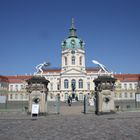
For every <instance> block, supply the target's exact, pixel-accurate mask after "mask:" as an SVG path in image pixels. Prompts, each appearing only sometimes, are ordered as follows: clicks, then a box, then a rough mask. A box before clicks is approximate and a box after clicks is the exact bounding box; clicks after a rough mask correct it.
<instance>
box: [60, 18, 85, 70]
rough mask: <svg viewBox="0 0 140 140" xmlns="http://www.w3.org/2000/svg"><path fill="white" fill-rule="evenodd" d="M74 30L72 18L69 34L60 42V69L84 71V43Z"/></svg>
mask: <svg viewBox="0 0 140 140" xmlns="http://www.w3.org/2000/svg"><path fill="white" fill-rule="evenodd" d="M76 31H77V30H76V28H75V27H74V19H72V25H71V28H70V29H69V36H68V38H66V39H65V40H64V41H63V42H62V44H61V46H62V71H67V70H69V69H76V70H80V71H81V70H82V71H85V43H84V41H83V40H81V39H80V38H78V37H77V34H76Z"/></svg>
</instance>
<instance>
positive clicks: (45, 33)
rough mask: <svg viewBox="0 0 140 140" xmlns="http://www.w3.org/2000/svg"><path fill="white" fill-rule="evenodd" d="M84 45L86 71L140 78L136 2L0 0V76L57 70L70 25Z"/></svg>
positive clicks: (138, 6)
mask: <svg viewBox="0 0 140 140" xmlns="http://www.w3.org/2000/svg"><path fill="white" fill-rule="evenodd" d="M72 18H74V19H75V27H76V28H77V35H78V37H79V38H81V39H83V40H84V41H85V43H86V66H87V67H95V66H96V65H94V64H93V63H92V60H93V59H95V60H98V61H99V62H101V63H103V64H104V65H106V67H107V68H108V69H110V70H112V71H114V72H117V73H119V72H121V73H140V62H139V61H140V58H139V57H140V55H139V54H140V0H0V52H1V53H0V75H16V74H19V75H20V74H25V73H27V74H30V73H33V72H35V71H36V69H35V66H36V65H38V64H39V63H42V62H44V61H47V62H48V61H49V62H50V63H51V67H60V66H61V42H62V41H63V40H64V39H65V38H67V37H68V34H69V30H68V29H69V28H70V27H71V19H72Z"/></svg>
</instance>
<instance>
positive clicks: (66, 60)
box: [65, 56, 67, 65]
mask: <svg viewBox="0 0 140 140" xmlns="http://www.w3.org/2000/svg"><path fill="white" fill-rule="evenodd" d="M65 65H67V57H66V56H65Z"/></svg>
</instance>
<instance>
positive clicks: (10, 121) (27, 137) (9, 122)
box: [0, 106, 140, 140]
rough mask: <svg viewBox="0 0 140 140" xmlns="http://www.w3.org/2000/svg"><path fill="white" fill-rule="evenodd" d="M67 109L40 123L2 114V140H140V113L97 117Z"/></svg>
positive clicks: (28, 118)
mask: <svg viewBox="0 0 140 140" xmlns="http://www.w3.org/2000/svg"><path fill="white" fill-rule="evenodd" d="M75 107H77V108H78V106H75ZM64 108H65V109H66V110H67V111H63V112H62V114H59V115H55V114H49V115H47V116H40V117H38V118H37V119H32V118H31V116H30V115H27V114H26V113H24V112H18V113H17V112H9V113H7V112H1V113H0V140H67V139H68V140H140V112H123V113H122V112H120V113H116V114H112V115H101V116H96V115H95V114H86V115H84V114H82V113H80V112H81V110H80V107H79V110H80V111H79V110H78V113H76V112H75V110H74V112H72V111H73V108H74V106H72V107H68V106H65V107H64ZM81 109H82V108H81ZM67 112H68V114H67ZM70 112H71V113H70Z"/></svg>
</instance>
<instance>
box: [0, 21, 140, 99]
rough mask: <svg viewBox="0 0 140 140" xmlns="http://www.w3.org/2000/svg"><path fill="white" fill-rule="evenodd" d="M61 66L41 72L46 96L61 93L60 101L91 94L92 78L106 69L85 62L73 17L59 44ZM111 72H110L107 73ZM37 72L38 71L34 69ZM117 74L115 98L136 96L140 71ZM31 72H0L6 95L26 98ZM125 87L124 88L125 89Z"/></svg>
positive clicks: (92, 91) (83, 44)
mask: <svg viewBox="0 0 140 140" xmlns="http://www.w3.org/2000/svg"><path fill="white" fill-rule="evenodd" d="M61 48H62V49H61V68H58V69H51V68H47V69H45V70H44V71H43V74H42V75H43V76H44V77H45V78H46V79H47V80H49V81H50V83H49V85H48V88H49V93H48V100H50V101H51V100H54V99H55V96H56V95H57V94H60V99H61V101H66V100H67V98H68V96H75V97H76V96H77V97H78V99H79V100H83V97H84V95H85V94H90V95H93V94H94V87H95V86H94V83H93V80H94V79H95V78H97V77H98V75H99V71H100V74H101V75H105V74H106V73H105V72H104V71H103V70H101V68H99V67H92V68H88V67H86V64H85V49H86V47H85V43H84V41H83V40H81V39H80V38H79V37H78V36H77V30H76V28H75V27H74V22H73V21H72V25H71V28H70V29H69V35H68V37H67V38H66V39H65V40H64V41H63V42H62V44H61ZM110 74H111V73H110ZM36 75H41V74H40V73H37V74H36ZM113 76H114V77H115V78H117V82H116V86H115V99H116V100H123V99H132V100H134V99H135V93H136V90H137V88H138V82H139V81H140V74H114V75H113ZM31 77H32V76H26V75H22V76H5V77H3V76H1V77H0V78H1V79H0V83H1V84H0V85H1V86H2V85H5V86H6V87H7V88H6V87H5V86H4V87H3V88H1V89H7V90H8V95H7V98H8V100H10V101H16V100H17V101H19V100H28V94H27V93H26V89H25V88H26V82H25V81H26V80H27V79H29V78H31ZM126 91H127V92H126Z"/></svg>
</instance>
